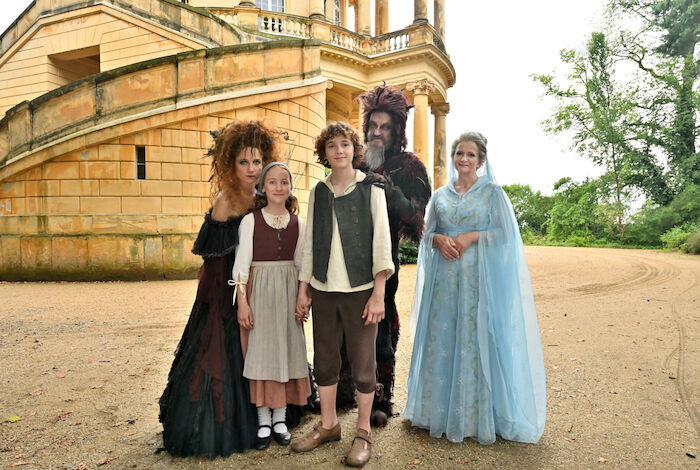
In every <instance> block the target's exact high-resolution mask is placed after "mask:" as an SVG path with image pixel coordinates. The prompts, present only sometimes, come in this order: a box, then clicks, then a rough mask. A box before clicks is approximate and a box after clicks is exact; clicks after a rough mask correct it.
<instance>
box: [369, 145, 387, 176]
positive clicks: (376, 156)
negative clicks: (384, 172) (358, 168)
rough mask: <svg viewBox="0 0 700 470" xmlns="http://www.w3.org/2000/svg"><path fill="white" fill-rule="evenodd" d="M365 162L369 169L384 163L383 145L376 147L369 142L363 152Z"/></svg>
mask: <svg viewBox="0 0 700 470" xmlns="http://www.w3.org/2000/svg"><path fill="white" fill-rule="evenodd" d="M365 162H367V166H368V167H369V169H370V170H372V171H374V170H376V169H377V168H379V167H380V166H382V165H383V164H384V146H382V147H377V146H376V145H372V144H369V145H368V146H367V151H366V152H365Z"/></svg>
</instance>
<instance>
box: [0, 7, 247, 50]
mask: <svg viewBox="0 0 700 470" xmlns="http://www.w3.org/2000/svg"><path fill="white" fill-rule="evenodd" d="M54 3H55V2H54V1H52V0H35V1H34V2H32V3H31V4H30V5H29V6H28V7H27V8H26V9H25V10H24V12H22V14H21V15H20V16H19V17H18V18H17V19H16V20H15V21H14V22H13V23H12V24H11V25H10V26H9V27H8V28H7V29H6V30H5V31H4V32H3V33H2V35H0V59H1V58H2V57H3V56H5V54H6V53H7V52H9V51H10V50H11V49H13V46H15V44H16V43H17V42H18V41H19V40H20V39H21V38H22V37H23V36H24V35H25V33H27V32H29V31H32V29H35V28H36V26H37V23H39V22H42V21H46V20H49V19H50V18H51V17H52V16H56V15H60V14H63V13H66V12H72V11H77V10H81V9H84V8H91V7H95V6H103V7H105V8H111V9H113V10H116V11H119V12H121V13H125V14H128V15H130V16H133V17H135V18H139V19H140V20H142V21H145V22H148V23H150V24H152V25H155V26H158V27H160V28H163V29H165V30H167V31H171V32H173V33H175V34H178V35H184V36H186V37H187V38H188V39H190V40H193V41H200V42H201V43H202V44H203V45H204V44H208V46H206V47H212V46H213V47H216V46H220V45H225V44H231V43H232V42H231V41H223V42H222V41H221V39H222V38H213V37H212V31H213V30H214V29H219V30H221V29H223V30H226V31H228V32H229V34H230V35H231V38H233V37H236V38H237V40H236V41H235V42H236V43H240V42H242V41H243V40H244V39H243V34H242V33H241V32H240V31H239V30H238V29H237V28H236V27H235V26H234V25H231V24H229V23H227V22H225V21H224V20H222V19H221V18H219V17H217V16H216V15H213V14H211V13H209V12H207V11H206V10H203V9H201V8H196V7H191V6H189V5H187V4H184V3H182V2H179V1H176V0H150V1H149V2H148V4H149V5H150V9H149V10H148V11H147V10H142V9H139V8H137V7H135V6H134V4H133V2H130V1H126V0H81V1H74V2H73V3H71V2H69V1H64V2H61V3H62V4H63V5H62V6H61V7H59V8H54V7H53V5H54ZM186 16H189V17H190V18H185V17H186ZM194 18H201V19H203V21H199V20H197V19H194ZM214 24H215V25H216V27H214V26H213V25H214Z"/></svg>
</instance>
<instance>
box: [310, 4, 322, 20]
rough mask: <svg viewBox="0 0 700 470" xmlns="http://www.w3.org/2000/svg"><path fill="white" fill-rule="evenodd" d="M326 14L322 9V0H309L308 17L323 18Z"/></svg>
mask: <svg viewBox="0 0 700 470" xmlns="http://www.w3.org/2000/svg"><path fill="white" fill-rule="evenodd" d="M325 16H326V15H325V14H324V11H323V0H309V17H310V18H319V19H321V18H324V17H325Z"/></svg>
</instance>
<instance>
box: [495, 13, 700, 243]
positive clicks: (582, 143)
mask: <svg viewBox="0 0 700 470" xmlns="http://www.w3.org/2000/svg"><path fill="white" fill-rule="evenodd" d="M607 13H608V20H609V21H608V24H609V26H608V27H603V28H601V31H596V32H593V33H592V34H591V36H590V39H589V40H588V42H587V44H586V47H585V48H583V49H582V50H575V49H570V50H563V51H562V53H561V61H562V64H563V65H564V67H565V68H566V70H567V72H566V73H565V74H563V75H562V74H560V76H558V77H557V76H556V75H555V74H540V75H534V76H533V79H534V80H535V81H537V82H539V83H540V84H541V85H542V88H543V91H544V94H545V96H547V97H551V98H552V99H553V101H554V106H553V113H552V115H551V117H550V118H549V119H547V120H546V121H545V122H544V123H543V128H544V129H545V131H546V132H548V133H550V134H563V135H564V136H566V137H568V138H569V139H570V146H571V148H572V149H573V150H576V151H577V152H578V153H579V154H580V155H581V156H583V157H585V158H588V159H590V160H591V161H593V162H594V163H595V164H596V165H598V166H600V167H601V168H603V169H604V174H603V175H602V176H601V177H600V178H597V179H587V180H585V181H575V180H573V179H572V178H568V177H566V178H562V179H560V180H559V181H557V182H556V183H555V184H554V194H553V196H552V197H551V198H549V197H547V196H542V195H541V194H540V193H539V192H537V193H533V192H532V190H531V189H530V188H529V187H528V186H524V185H511V186H507V187H505V188H504V189H505V190H506V192H507V193H508V194H509V196H510V198H511V200H512V202H513V207H514V209H515V212H516V216H517V217H518V221H519V223H520V229H521V233H522V234H523V239H524V240H526V241H530V242H552V243H566V244H573V245H595V244H609V243H614V244H617V245H633V246H654V247H658V246H666V247H669V248H674V249H680V250H684V251H687V252H691V253H698V252H699V251H700V247H699V246H698V245H700V153H698V152H697V145H696V143H697V140H698V130H699V129H698V120H699V119H700V95H699V94H698V91H697V90H698V86H697V81H698V69H699V62H698V60H697V59H696V58H695V57H694V56H693V53H694V50H695V48H696V45H697V43H698V42H699V38H700V2H698V1H697V0H661V1H659V0H656V1H651V0H609V3H608V9H607ZM613 20H614V21H613ZM624 24H628V25H629V24H633V25H635V26H634V28H633V29H630V30H627V29H624V28H620V25H624ZM621 68H624V70H625V71H626V72H627V73H626V74H625V75H622V74H621V73H620V72H619V69H621ZM629 70H634V71H635V72H634V73H632V74H630V73H629ZM621 77H622V78H621ZM640 196H643V197H644V198H645V199H646V203H645V204H644V205H643V206H642V207H641V209H639V210H636V211H634V212H633V211H632V210H631V208H630V206H631V201H632V200H634V199H635V198H638V197H640Z"/></svg>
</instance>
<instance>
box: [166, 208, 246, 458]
mask: <svg viewBox="0 0 700 470" xmlns="http://www.w3.org/2000/svg"><path fill="white" fill-rule="evenodd" d="M241 219H242V217H231V218H229V219H228V220H227V221H226V222H219V221H216V220H214V219H212V217H211V212H210V213H209V214H207V215H206V216H205V218H204V224H203V225H202V228H201V229H200V231H199V235H198V236H197V239H196V241H195V242H194V247H193V249H192V252H193V253H195V254H197V255H200V256H202V258H204V265H203V266H202V268H201V270H200V272H199V286H198V288H197V297H196V300H195V302H194V306H193V307H192V312H191V314H190V318H189V320H188V322H187V326H186V327H185V331H184V332H183V334H182V339H180V344H179V345H178V347H177V350H176V351H175V360H174V361H173V365H172V367H171V369H170V374H169V375H168V385H167V386H166V388H165V391H164V392H163V395H162V397H161V398H160V402H159V403H160V416H159V419H160V421H161V422H162V423H163V444H164V447H165V450H167V451H168V452H169V453H170V454H172V455H175V456H189V455H202V456H208V457H216V456H227V455H230V454H231V453H233V452H242V451H245V450H246V449H249V448H251V447H252V446H253V444H254V443H255V434H256V431H257V416H256V412H255V406H254V405H252V404H251V403H250V391H249V386H248V381H247V380H246V379H245V378H244V377H243V354H242V352H241V342H240V336H239V327H238V321H237V319H236V312H237V306H236V305H232V299H233V287H231V286H229V285H228V280H229V279H230V277H231V269H232V268H233V261H234V256H235V251H236V246H237V245H238V226H239V225H240V223H241Z"/></svg>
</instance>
